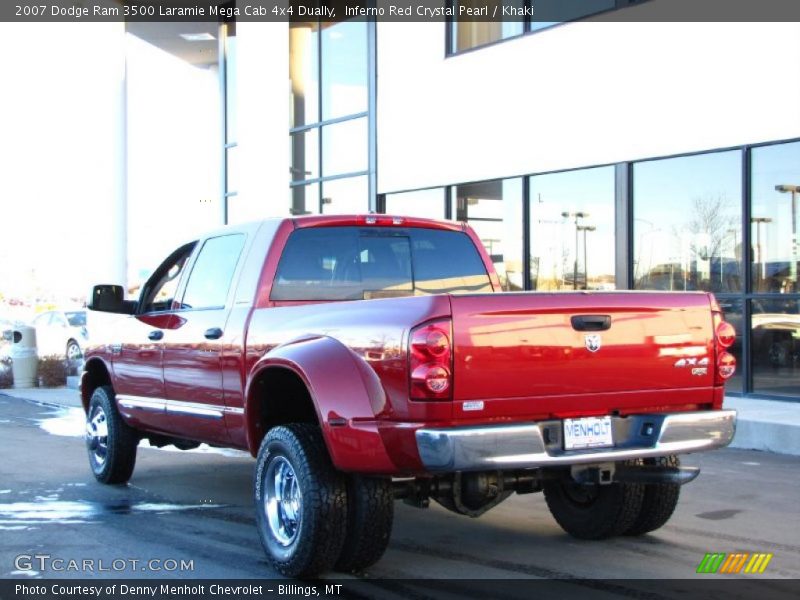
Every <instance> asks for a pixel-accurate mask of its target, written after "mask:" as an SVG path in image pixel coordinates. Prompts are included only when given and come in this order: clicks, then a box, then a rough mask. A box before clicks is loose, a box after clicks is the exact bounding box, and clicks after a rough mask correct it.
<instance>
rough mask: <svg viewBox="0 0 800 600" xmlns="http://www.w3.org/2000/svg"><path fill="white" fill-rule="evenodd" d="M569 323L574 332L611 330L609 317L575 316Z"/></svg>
mask: <svg viewBox="0 0 800 600" xmlns="http://www.w3.org/2000/svg"><path fill="white" fill-rule="evenodd" d="M570 321H571V322H572V328H573V329H574V330H575V331H606V330H607V329H610V328H611V317H610V316H609V315H575V316H574V317H572V318H570Z"/></svg>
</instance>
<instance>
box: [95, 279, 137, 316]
mask: <svg viewBox="0 0 800 600" xmlns="http://www.w3.org/2000/svg"><path fill="white" fill-rule="evenodd" d="M124 295H125V292H124V290H123V289H122V286H121V285H106V284H104V285H96V286H94V287H93V288H92V293H91V294H90V295H89V300H88V302H87V303H86V308H88V309H89V310H96V311H99V312H109V313H118V314H122V315H132V314H133V313H134V311H135V308H136V303H135V302H127V301H125V298H124Z"/></svg>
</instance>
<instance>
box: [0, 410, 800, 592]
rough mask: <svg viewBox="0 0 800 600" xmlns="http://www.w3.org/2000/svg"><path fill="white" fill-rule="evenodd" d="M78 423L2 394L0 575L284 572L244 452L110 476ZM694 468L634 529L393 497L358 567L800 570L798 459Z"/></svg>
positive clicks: (497, 575)
mask: <svg viewBox="0 0 800 600" xmlns="http://www.w3.org/2000/svg"><path fill="white" fill-rule="evenodd" d="M81 433H82V422H81V413H80V411H79V409H66V408H61V409H57V408H53V407H47V406H42V405H37V404H34V403H31V402H28V401H24V400H20V399H17V398H12V397H9V396H2V395H0V456H3V457H4V460H3V463H4V464H3V468H2V471H0V578H9V577H12V578H24V579H28V580H30V579H37V578H79V577H84V576H85V574H84V572H82V571H81V570H76V571H70V570H64V569H61V570H55V569H53V564H52V563H51V562H48V564H42V563H41V562H39V563H37V562H35V561H34V562H33V564H32V565H28V564H20V563H19V559H18V557H19V556H21V555H23V556H28V555H29V556H36V555H44V554H47V555H50V557H51V559H63V560H64V561H66V562H65V563H63V565H66V564H68V561H69V560H70V559H74V560H80V561H84V560H85V559H90V560H94V561H96V562H95V566H96V565H98V564H99V562H100V561H103V563H104V564H105V565H106V566H109V565H113V564H114V563H113V561H115V560H117V561H125V567H124V568H122V569H111V570H109V571H105V572H101V573H99V574H95V576H100V577H131V576H135V577H146V578H163V577H165V576H170V577H176V576H180V577H181V578H205V579H209V578H237V579H251V578H264V577H267V578H270V577H276V574H275V573H273V572H271V571H270V569H269V567H268V565H267V563H266V561H265V559H264V556H263V552H262V549H261V546H260V543H259V540H258V536H257V533H256V530H255V527H254V517H253V511H252V500H251V477H252V471H253V465H254V461H253V460H252V459H251V458H250V457H249V456H245V455H242V454H238V453H233V452H225V453H219V452H216V451H212V452H205V453H204V452H199V451H192V452H180V451H169V450H156V449H151V448H140V452H139V460H138V464H137V467H136V472H135V473H134V476H133V479H132V481H131V483H130V484H129V485H127V486H118V487H108V486H102V485H100V484H97V483H95V481H94V479H93V477H92V476H91V474H90V472H89V468H88V465H87V460H86V456H85V450H84V446H83V440H82V438H81V437H80V435H81ZM687 464H696V465H699V466H700V467H701V468H702V473H701V475H700V477H699V478H698V479H697V480H696V481H695V482H694V483H692V484H690V485H688V486H686V487H685V488H684V490H683V497H682V501H681V503H680V505H679V507H678V510H677V512H676V514H675V516H674V517H673V519H672V520H671V521H670V522H669V523H668V524H667V526H665V527H664V528H663V529H661V530H659V531H657V532H655V533H654V534H651V535H647V536H643V537H640V538H618V539H613V540H608V541H602V542H584V541H578V540H575V539H572V538H570V537H568V536H567V535H566V534H564V533H563V532H562V531H561V529H560V528H559V527H558V526H557V525H556V524H555V522H554V521H553V519H552V517H551V516H550V514H549V512H548V510H547V508H546V506H545V503H544V499H543V498H542V497H541V495H539V494H534V495H526V496H512V497H511V498H510V499H509V500H508V501H506V502H505V503H504V504H502V505H500V506H499V507H498V508H496V509H494V510H492V511H491V512H489V513H487V514H486V515H484V516H483V517H481V518H480V519H469V518H467V517H462V516H458V515H455V514H452V513H449V512H447V511H446V510H444V509H443V508H441V507H439V506H437V505H435V504H432V506H431V508H430V509H427V510H420V509H416V508H412V507H410V506H406V505H404V504H402V503H398V504H397V505H396V515H395V527H394V533H393V535H392V539H391V544H390V547H389V550H388V552H387V553H386V555H385V556H384V558H383V559H382V560H381V561H380V562H379V563H378V564H377V565H375V566H374V567H373V568H371V569H370V570H369V571H368V572H367V573H364V574H360V575H359V577H361V578H366V579H371V580H395V579H407V578H412V579H423V578H447V579H517V578H561V579H563V578H567V579H574V578H577V579H582V578H589V579H594V578H596V579H621V580H628V579H660V578H675V579H692V578H696V577H701V576H698V575H697V574H696V573H695V571H696V569H697V566H698V565H699V563H700V562H701V560H702V559H703V557H704V555H705V554H706V553H708V552H726V553H732V552H751V553H754V552H763V553H772V554H773V555H774V556H773V558H772V560H771V562H770V563H769V565H768V568H767V570H766V571H765V573H764V574H762V575H757V576H749V575H748V576H744V575H739V577H743V578H744V577H749V578H754V577H755V578H762V579H765V578H792V579H794V578H798V577H800V542H798V539H799V538H800V535H799V534H800V518H798V517H800V508H799V507H798V499H799V498H800V478H798V477H797V473H798V470H799V469H798V468H799V467H800V458H799V457H791V456H783V455H778V454H770V453H763V452H755V451H745V450H732V449H726V450H722V451H718V452H715V453H710V454H705V455H695V456H692V457H689V460H688V461H687ZM154 559H155V560H158V561H161V562H160V563H155V564H153V565H151V564H150V562H149V561H153V560H154ZM48 560H50V559H48ZM131 561H137V562H136V564H135V566H133V563H132V562H131ZM172 561H174V562H175V563H176V565H177V566H178V567H180V563H181V561H184V563H187V564H188V563H191V569H188V568H187V569H185V570H182V571H181V570H180V569H178V570H177V571H173V570H170V567H172V566H173V562H172ZM23 563H25V561H23ZM116 564H117V566H119V565H122V563H121V562H118V563H116ZM63 565H62V566H63ZM143 565H150V567H153V568H149V567H148V566H143ZM702 577H705V578H709V577H711V578H714V577H717V576H715V575H704V576H702Z"/></svg>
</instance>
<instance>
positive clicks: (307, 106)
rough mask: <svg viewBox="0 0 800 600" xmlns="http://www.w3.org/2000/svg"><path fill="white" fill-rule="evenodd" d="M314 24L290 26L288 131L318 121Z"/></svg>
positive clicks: (316, 38) (316, 43)
mask: <svg viewBox="0 0 800 600" xmlns="http://www.w3.org/2000/svg"><path fill="white" fill-rule="evenodd" d="M318 31H319V28H318V25H317V23H303V22H294V21H292V22H290V23H289V79H290V83H291V92H290V93H291V96H290V98H291V104H290V110H291V117H290V119H291V120H290V123H291V125H290V126H291V127H300V126H301V125H308V124H310V123H316V122H317V121H319V88H318V87H317V86H318V83H317V82H318V80H319V63H318V54H319V49H318V44H319V35H318Z"/></svg>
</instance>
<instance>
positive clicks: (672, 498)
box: [625, 455, 681, 535]
mask: <svg viewBox="0 0 800 600" xmlns="http://www.w3.org/2000/svg"><path fill="white" fill-rule="evenodd" d="M644 464H647V465H659V466H662V467H679V466H681V461H680V459H679V458H678V457H677V456H674V455H673V456H661V457H659V458H654V459H646V460H645V461H644ZM680 494H681V486H680V485H678V484H675V483H649V484H647V485H645V486H644V498H643V499H642V509H641V511H640V512H639V516H638V517H637V518H636V520H635V521H634V522H633V525H631V526H630V527H629V528H628V529H627V530H626V531H625V535H643V534H645V533H649V532H651V531H655V530H656V529H659V528H661V527H663V526H664V525H665V524H666V522H667V521H669V519H670V517H672V513H674V512H675V508H676V507H677V506H678V499H679V498H680Z"/></svg>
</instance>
